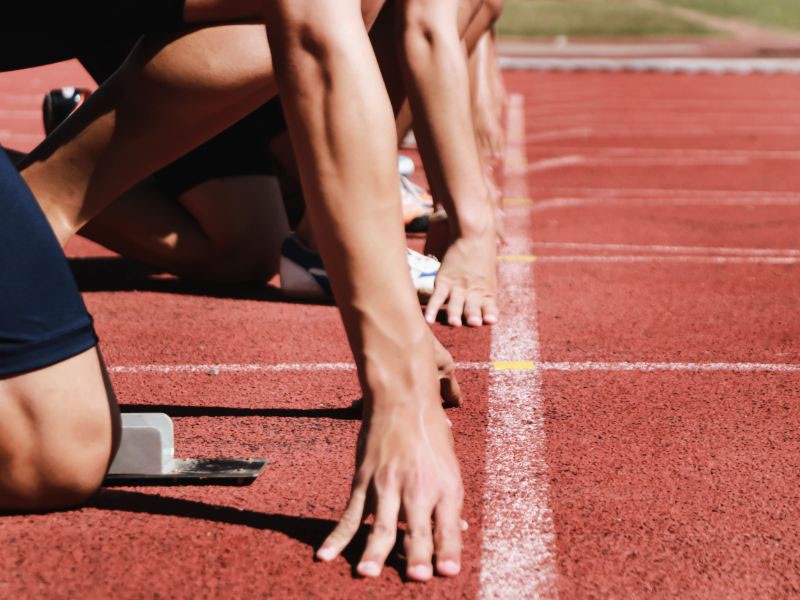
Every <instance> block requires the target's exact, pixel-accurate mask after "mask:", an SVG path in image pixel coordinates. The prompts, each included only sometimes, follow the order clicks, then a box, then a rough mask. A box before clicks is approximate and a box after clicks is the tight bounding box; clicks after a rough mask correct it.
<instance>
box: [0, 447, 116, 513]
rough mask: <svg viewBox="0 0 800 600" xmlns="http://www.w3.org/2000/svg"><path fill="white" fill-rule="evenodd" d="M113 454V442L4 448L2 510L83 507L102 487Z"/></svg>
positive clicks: (0, 463) (0, 480)
mask: <svg viewBox="0 0 800 600" xmlns="http://www.w3.org/2000/svg"><path fill="white" fill-rule="evenodd" d="M92 446H94V447H92ZM110 453H111V448H110V443H109V444H107V445H102V444H90V445H89V447H86V446H80V445H77V444H75V445H71V446H70V445H67V444H64V443H59V444H57V448H47V447H46V448H39V449H36V450H35V451H28V452H25V451H17V452H14V453H9V452H8V449H7V448H4V449H3V455H4V456H3V459H2V460H0V469H1V470H2V472H3V475H2V476H0V508H3V509H12V510H49V509H57V508H66V507H70V506H75V505H78V504H81V503H83V502H84V501H86V500H87V499H89V498H90V497H91V496H92V495H93V494H94V493H95V492H97V490H98V489H99V488H100V485H101V484H102V482H103V478H104V477H105V474H106V470H107V468H108V462H109V455H110Z"/></svg>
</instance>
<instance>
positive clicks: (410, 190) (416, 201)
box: [400, 175, 433, 233]
mask: <svg viewBox="0 0 800 600" xmlns="http://www.w3.org/2000/svg"><path fill="white" fill-rule="evenodd" d="M400 198H401V199H402V206H403V223H404V224H405V227H406V232H407V233H425V232H426V231H428V226H429V225H430V216H431V214H432V213H433V198H432V197H431V196H430V194H428V193H427V192H426V191H425V190H424V189H422V188H421V187H419V186H418V185H416V184H415V183H413V182H412V181H411V180H410V179H409V178H408V177H405V176H404V175H401V176H400Z"/></svg>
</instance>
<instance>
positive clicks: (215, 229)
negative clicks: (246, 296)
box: [81, 175, 289, 283]
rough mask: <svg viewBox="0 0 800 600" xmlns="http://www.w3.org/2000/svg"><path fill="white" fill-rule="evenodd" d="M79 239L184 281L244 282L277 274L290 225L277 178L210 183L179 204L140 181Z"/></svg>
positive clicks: (227, 179) (178, 200)
mask: <svg viewBox="0 0 800 600" xmlns="http://www.w3.org/2000/svg"><path fill="white" fill-rule="evenodd" d="M81 234H82V235H84V236H85V237H88V238H90V239H92V240H94V241H96V242H98V243H100V244H103V245H104V246H106V247H107V248H110V249H111V250H114V251H115V252H117V253H119V254H122V255H123V256H126V257H130V258H134V259H136V260H139V261H141V262H144V263H147V264H149V265H152V266H154V267H157V268H159V269H163V270H165V271H168V272H170V273H173V274H175V275H178V276H180V277H186V278H189V279H194V280H198V281H206V282H210V283H246V282H258V281H260V282H265V281H267V280H269V279H270V278H271V277H272V276H273V275H275V274H276V273H277V271H278V263H279V260H280V248H281V242H282V241H283V239H284V238H285V237H286V236H287V235H289V224H288V222H287V220H286V213H285V211H284V208H283V200H282V199H281V193H280V189H279V186H278V183H277V180H276V179H275V177H272V176H267V175H251V176H233V177H224V178H216V179H210V180H208V181H205V182H203V183H200V184H198V185H197V186H195V187H193V188H192V189H190V190H187V191H186V192H184V193H183V194H181V195H180V196H179V197H178V198H174V197H171V196H169V195H166V194H165V193H163V192H162V191H160V190H159V189H158V187H156V186H154V185H153V184H152V183H150V182H145V183H142V184H140V185H138V186H136V187H135V188H133V189H132V190H131V191H129V192H127V193H126V194H123V195H122V196H121V197H120V198H118V199H117V200H115V201H114V202H113V203H112V204H111V206H109V207H108V208H106V209H105V210H103V212H101V213H100V214H99V215H98V216H97V217H95V218H94V219H92V220H91V221H90V222H89V223H88V224H87V225H86V226H85V227H83V229H81Z"/></svg>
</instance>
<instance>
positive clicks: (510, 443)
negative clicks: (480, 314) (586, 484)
mask: <svg viewBox="0 0 800 600" xmlns="http://www.w3.org/2000/svg"><path fill="white" fill-rule="evenodd" d="M507 132H508V140H509V141H508V151H507V162H506V169H505V173H504V174H505V194H506V196H509V197H514V198H524V197H527V196H528V189H527V182H526V178H525V173H526V171H527V165H526V162H527V160H526V156H525V146H524V144H525V121H524V100H523V97H522V96H521V95H519V94H515V95H513V96H512V97H511V102H510V107H509V111H508V127H507ZM527 225H528V223H527V219H513V220H509V222H508V223H507V226H506V227H507V231H506V233H507V235H508V237H509V238H511V239H512V240H513V242H514V246H515V249H516V250H521V251H523V252H524V253H527V254H529V253H530V250H531V248H530V246H528V247H527V248H526V247H525V242H526V241H527V240H528V237H527V236H528V233H529V232H528V231H527ZM533 275H534V273H533V264H532V263H500V264H498V284H499V293H500V294H501V295H502V297H503V302H504V306H503V311H502V313H501V316H500V319H499V321H498V323H497V324H496V325H495V326H494V327H493V328H492V349H491V357H492V361H493V363H494V364H495V365H498V366H501V368H496V369H493V370H492V371H491V383H490V390H489V403H488V425H487V440H486V467H485V469H486V486H485V491H484V496H483V507H484V513H483V545H482V548H481V573H480V597H481V598H487V599H488V598H491V599H505V598H509V599H514V600H516V599H519V598H541V597H548V598H549V597H555V596H556V595H557V592H556V588H555V581H556V564H555V558H554V550H553V548H554V545H555V528H554V526H553V516H552V513H551V510H550V491H549V484H548V466H547V463H546V461H545V458H544V457H545V438H544V418H543V406H542V393H541V385H542V382H541V374H540V372H539V371H538V370H535V369H526V368H525V367H526V366H529V365H530V366H533V365H535V364H536V363H537V362H538V361H539V337H538V335H539V334H538V325H537V321H536V314H537V312H536V297H535V285H534V281H533ZM515 366H518V367H521V368H520V369H515V368H514V367H515ZM509 367H510V368H509Z"/></svg>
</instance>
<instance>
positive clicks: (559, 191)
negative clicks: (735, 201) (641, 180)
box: [548, 187, 800, 200]
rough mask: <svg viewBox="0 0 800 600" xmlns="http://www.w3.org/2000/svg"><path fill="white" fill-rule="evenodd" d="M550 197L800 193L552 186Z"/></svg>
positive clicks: (798, 195) (777, 196)
mask: <svg viewBox="0 0 800 600" xmlns="http://www.w3.org/2000/svg"><path fill="white" fill-rule="evenodd" d="M548 193H549V194H550V195H551V197H553V196H555V197H559V196H575V197H585V196H589V197H592V198H644V197H657V198H661V197H663V196H667V197H673V196H679V197H688V198H704V199H706V198H721V199H724V198H771V199H784V198H790V199H795V200H800V193H797V192H778V191H771V190H699V189H686V188H606V187H553V188H548Z"/></svg>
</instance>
